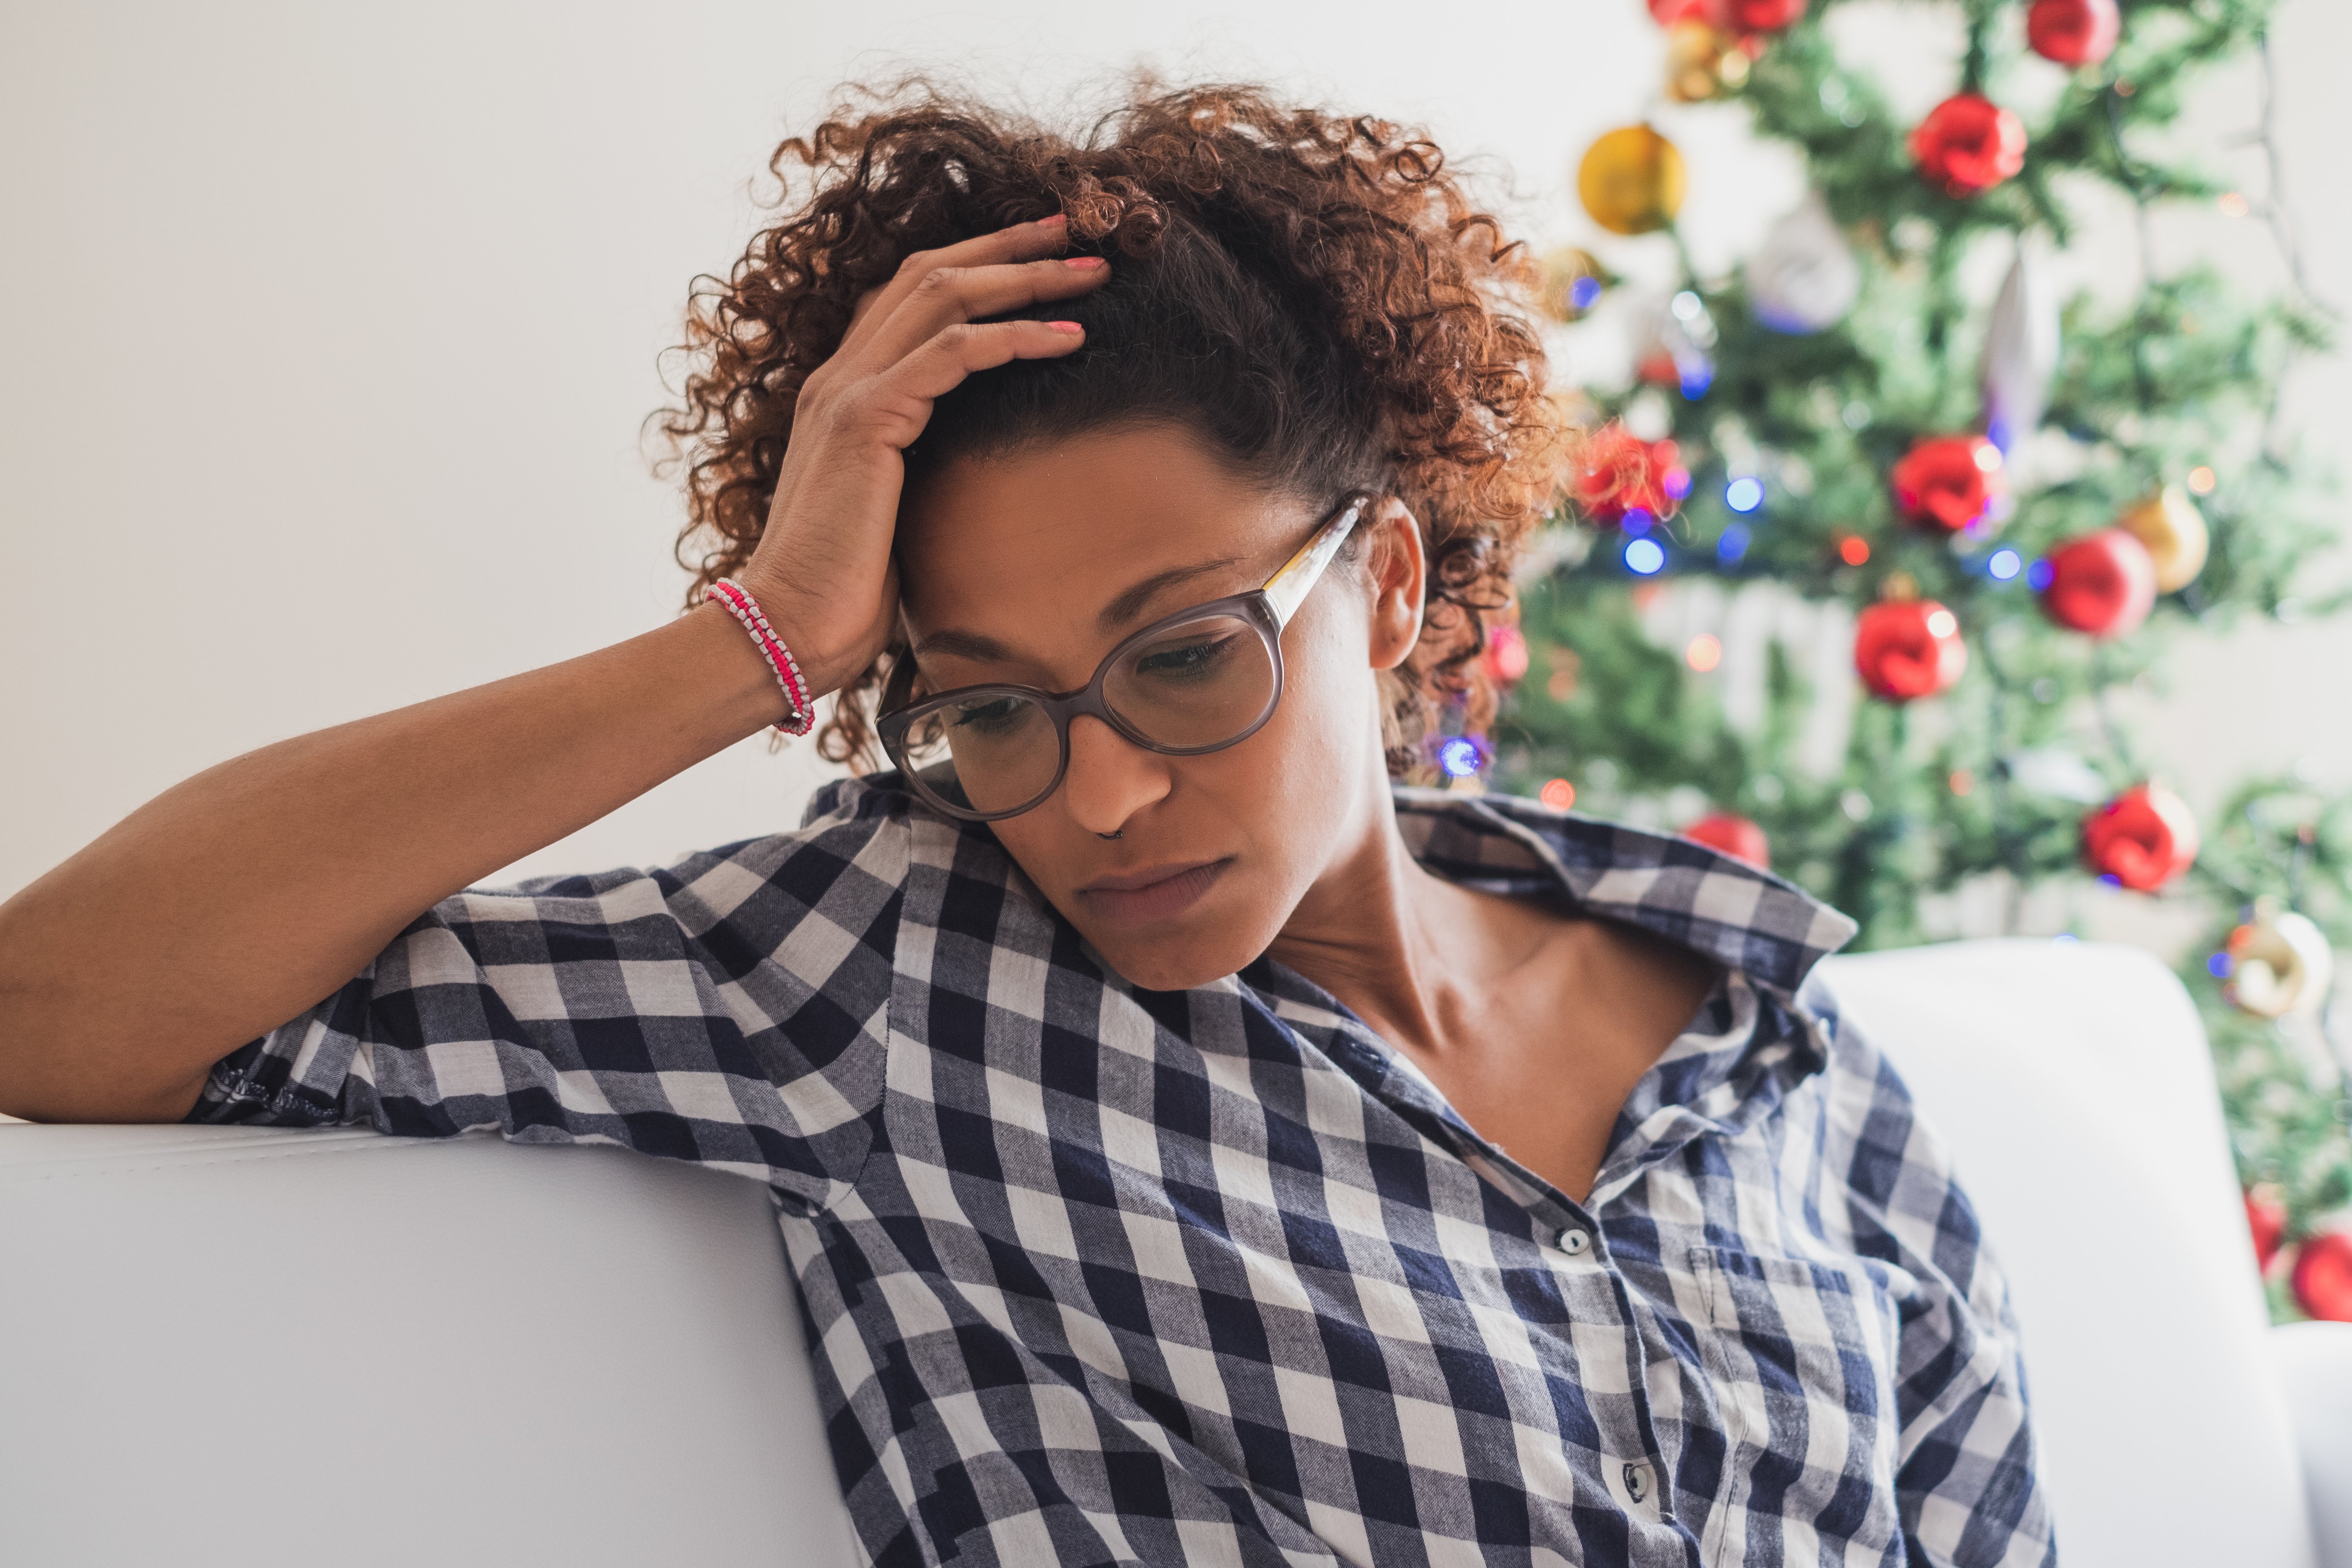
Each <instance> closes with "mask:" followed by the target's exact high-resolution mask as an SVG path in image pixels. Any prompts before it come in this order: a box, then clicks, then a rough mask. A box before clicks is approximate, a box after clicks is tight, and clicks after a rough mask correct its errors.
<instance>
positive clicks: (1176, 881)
mask: <svg viewBox="0 0 2352 1568" xmlns="http://www.w3.org/2000/svg"><path fill="white" fill-rule="evenodd" d="M1232 864H1233V860H1232V859H1231V858H1230V857H1229V858H1225V859H1223V860H1200V861H1195V862H1194V863H1192V865H1189V866H1147V867H1145V868H1142V869H1141V870H1139V871H1128V872H1122V873H1120V874H1119V875H1117V876H1112V877H1097V878H1096V879H1094V880H1093V881H1091V882H1089V883H1087V885H1086V886H1085V887H1083V888H1080V889H1078V897H1079V898H1081V899H1083V900H1086V905H1087V909H1089V910H1093V911H1094V912H1095V913H1096V914H1098V915H1100V916H1101V917H1102V918H1103V919H1105V920H1107V921H1114V922H1116V923H1118V924H1120V925H1141V924H1145V923H1147V922H1149V921H1164V920H1168V919H1171V917H1173V916H1176V915H1180V914H1181V913H1183V912H1184V911H1185V910H1188V909H1191V908H1192V905H1193V904H1194V903H1195V902H1196V901H1197V900H1199V899H1200V897H1201V895H1202V894H1203V893H1205V892H1207V891H1208V890H1209V889H1210V888H1211V886H1213V884H1214V883H1215V882H1216V879H1218V878H1219V877H1222V876H1223V875H1224V874H1225V868H1226V867H1228V866H1230V865H1232Z"/></svg>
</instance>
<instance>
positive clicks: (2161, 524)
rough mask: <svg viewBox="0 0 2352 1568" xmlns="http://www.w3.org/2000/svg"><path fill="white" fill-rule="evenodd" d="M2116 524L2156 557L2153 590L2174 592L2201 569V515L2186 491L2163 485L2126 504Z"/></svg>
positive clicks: (2203, 544) (2203, 538) (2204, 540)
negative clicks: (2157, 489) (2154, 588)
mask: <svg viewBox="0 0 2352 1568" xmlns="http://www.w3.org/2000/svg"><path fill="white" fill-rule="evenodd" d="M2116 527H2117V528H2120V529H2122V530H2123V531H2125V532H2126V533H2128V534H2130V535H2132V536H2133V537H2134V538H2136V539H2137V540H2138V541H2139V542H2141V543H2142V544H2145V545H2147V552H2148V553H2149V554H2150V555H2152V556H2154V557H2155V558H2156V591H2157V592H2158V593H2159V594H2177V593H2179V591H2180V590H2181V589H2183V588H2186V587H2187V586H2189V584H2191V583H2194V582H2195V581H2196V580H2197V574H2199V573H2200V572H2202V571H2203V570H2205V551H2206V546H2207V542H2208V541H2207V537H2206V533H2205V515H2204V514H2203V513H2202V512H2200V511H2199V510H2197V503H2196V502H2195V501H2193V500H2189V492H2188V491H2187V490H2185V489H2181V488H2180V487H2179V485H2167V486H2165V487H2164V489H2161V490H2159V491H2158V492H2157V493H2156V494H2155V495H2152V496H2150V497H2148V498H2147V500H2144V501H2141V502H2140V503H2139V504H2138V505H2137V506H2134V507H2130V508H2127V509H2126V510H2125V512H2124V514H2123V515H2122V516H2121V517H2118V518H2116Z"/></svg>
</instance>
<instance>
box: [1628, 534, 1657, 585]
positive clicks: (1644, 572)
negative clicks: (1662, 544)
mask: <svg viewBox="0 0 2352 1568" xmlns="http://www.w3.org/2000/svg"><path fill="white" fill-rule="evenodd" d="M1665 563H1666V552H1664V550H1661V549H1660V548H1658V542H1657V541H1656V540H1654V539H1636V540H1633V541H1632V542H1629V543H1627V545H1626V546H1625V569H1626V570H1627V571H1628V572H1631V573H1633V574H1635V575H1636V576H1641V577H1647V576H1649V575H1651V574H1654V573H1655V572H1657V571H1659V570H1660V569H1661V568H1663V567H1664V565H1665Z"/></svg>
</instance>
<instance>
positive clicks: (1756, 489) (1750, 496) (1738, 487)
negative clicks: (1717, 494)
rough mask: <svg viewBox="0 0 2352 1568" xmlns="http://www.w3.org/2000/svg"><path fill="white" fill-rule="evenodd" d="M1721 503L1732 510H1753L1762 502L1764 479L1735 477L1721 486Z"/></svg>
mask: <svg viewBox="0 0 2352 1568" xmlns="http://www.w3.org/2000/svg"><path fill="white" fill-rule="evenodd" d="M1723 504H1724V505H1726V506H1727V507H1729V508H1730V509H1731V510H1734V511H1754V510H1756V509H1757V508H1758V507H1759V506H1762V505H1763V504H1764V481H1763V480H1762V479H1734V480H1732V481H1731V482H1730V483H1729V484H1727V485H1726V486H1724V487H1723Z"/></svg>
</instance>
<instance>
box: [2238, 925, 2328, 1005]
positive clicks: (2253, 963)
mask: <svg viewBox="0 0 2352 1568" xmlns="http://www.w3.org/2000/svg"><path fill="white" fill-rule="evenodd" d="M2222 951H2223V952H2227V953H2228V954H2229V955H2230V978H2229V981H2228V983H2227V984H2224V985H2223V986H2222V987H2221V993H2222V994H2223V995H2225V996H2227V997H2229V999H2230V1001H2231V1005H2234V1006H2236V1007H2237V1008H2239V1009H2240V1010H2241V1011H2242V1012H2247V1013H2252V1015H2254V1016H2256V1017H2258V1018H2283V1017H2284V1016H2287V1015H2288V1014H2290V1013H2315V1012H2317V1011H2318V1010H2319V1005H2320V1004H2321V1003H2323V1002H2325V1001H2326V999H2327V985H2328V982H2329V980H2330V979H2331V978H2332V977H2333V975H2334V972H2335V968H2336V956H2335V954H2334V953H2333V952H2330V951H2329V949H2328V946H2327V938H2326V935H2325V934H2324V933H2322V932H2321V931H2320V929H2319V928H2318V927H2317V926H2315V925H2314V924H2312V923H2311V921H2309V920H2307V919H2305V917H2304V916H2302V915H2299V914H2296V913H2294V911H2293V910H2286V911H2281V910H2277V909H2275V908H2272V907H2269V906H2268V904H2267V902H2265V903H2264V904H2261V905H2257V906H2256V907H2255V910H2254V918H2253V919H2252V920H2251V921H2247V922H2246V923H2245V924H2244V925H2242V926H2240V927H2239V928H2238V929H2237V930H2235V931H2231V933H2230V940H2229V942H2227V943H2226V944H2225V945H2224V947H2223V949H2222Z"/></svg>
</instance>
